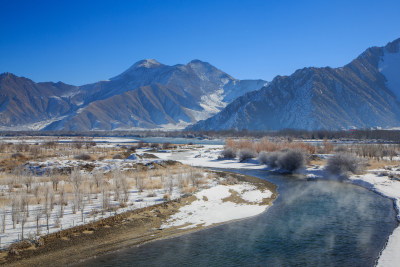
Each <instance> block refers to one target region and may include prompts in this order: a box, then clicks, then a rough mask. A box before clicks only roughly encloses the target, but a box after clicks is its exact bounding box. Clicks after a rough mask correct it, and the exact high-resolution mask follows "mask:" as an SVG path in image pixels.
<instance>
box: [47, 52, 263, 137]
mask: <svg viewBox="0 0 400 267" xmlns="http://www.w3.org/2000/svg"><path fill="white" fill-rule="evenodd" d="M265 84H266V82H265V81H262V80H243V81H241V80H236V79H234V78H232V77H231V76H229V75H228V74H226V73H224V72H222V71H221V70H219V69H217V68H215V67H214V66H212V65H210V64H209V63H206V62H202V61H199V60H193V61H191V62H189V63H188V64H187V65H181V64H179V65H174V66H167V65H164V64H161V63H159V62H157V61H155V60H154V59H150V60H142V61H139V62H137V63H135V64H134V65H133V66H132V67H130V68H129V69H128V70H126V71H125V72H124V73H122V74H121V75H118V76H116V77H114V78H112V79H110V80H108V81H102V82H98V83H95V84H89V85H85V86H82V87H81V88H80V92H79V93H77V94H75V95H74V96H73V99H74V101H75V102H79V101H80V102H81V106H80V108H79V110H77V111H75V112H73V113H71V114H70V115H69V116H67V117H65V118H62V119H61V120H59V121H57V122H54V123H52V124H51V125H49V126H48V127H46V128H45V129H46V130H113V129H131V128H158V127H172V128H174V127H175V128H176V127H180V128H183V127H184V126H187V125H188V124H191V123H194V122H196V121H198V120H200V119H206V118H208V117H210V116H212V115H214V114H216V113H218V112H219V111H220V110H221V109H222V108H224V107H225V106H226V105H227V104H228V103H230V102H231V101H232V100H233V99H234V98H236V96H240V95H243V94H245V93H247V92H249V91H253V90H257V89H260V88H261V87H263V86H264V85H265Z"/></svg>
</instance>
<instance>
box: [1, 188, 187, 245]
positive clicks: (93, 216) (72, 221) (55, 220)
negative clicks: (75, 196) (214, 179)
mask: <svg viewBox="0 0 400 267" xmlns="http://www.w3.org/2000/svg"><path fill="white" fill-rule="evenodd" d="M6 190H8V189H7V188H2V189H1V190H0V191H1V192H2V193H4V192H6ZM164 194H165V190H163V189H155V190H151V194H150V190H144V192H141V193H140V192H139V191H138V190H136V189H131V190H129V200H128V201H127V207H124V208H118V209H116V210H114V211H106V212H105V213H104V214H102V213H101V209H102V195H101V194H92V195H90V196H86V198H85V202H86V204H85V206H84V210H83V213H82V212H81V211H78V212H76V213H75V214H74V213H73V210H72V205H67V206H65V207H64V213H63V216H62V217H61V216H60V214H61V213H60V206H59V205H55V206H54V210H53V211H52V212H51V216H50V219H49V231H47V225H46V216H45V214H43V205H30V206H29V213H30V216H29V217H28V221H27V222H26V224H25V226H24V238H27V237H28V238H34V237H35V235H36V233H37V229H36V214H37V213H38V212H39V213H40V214H41V216H40V218H41V219H40V223H39V225H40V233H41V234H47V233H54V232H58V231H60V230H63V229H67V228H71V227H73V226H77V225H82V224H85V223H89V222H92V221H95V220H98V219H100V218H106V217H110V216H113V215H115V214H120V213H123V212H125V211H129V210H134V209H140V208H144V207H148V206H151V205H155V204H159V203H162V202H164V201H165V199H163V195H164ZM180 195H181V194H180V192H179V190H178V189H177V188H174V191H173V192H172V194H171V195H170V197H171V199H176V198H178V197H180ZM110 206H112V207H118V206H119V202H118V201H113V197H111V198H110ZM4 212H5V214H6V220H5V222H6V226H5V233H0V241H1V248H5V247H8V246H9V245H10V244H12V243H14V242H17V241H18V240H20V239H21V234H22V227H21V223H19V224H16V227H15V229H14V228H13V223H12V220H11V210H10V208H7V209H5V210H4V209H2V210H1V214H4Z"/></svg>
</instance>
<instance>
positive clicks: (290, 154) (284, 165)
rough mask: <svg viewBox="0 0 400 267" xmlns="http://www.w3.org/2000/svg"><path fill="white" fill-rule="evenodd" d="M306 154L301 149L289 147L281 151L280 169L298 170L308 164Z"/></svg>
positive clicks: (279, 158)
mask: <svg viewBox="0 0 400 267" xmlns="http://www.w3.org/2000/svg"><path fill="white" fill-rule="evenodd" d="M306 158H307V157H306V154H305V153H304V151H303V150H300V149H294V150H292V149H289V150H287V151H285V152H281V155H279V157H278V166H279V168H280V169H283V170H286V171H289V172H293V171H295V170H298V169H300V168H302V167H304V165H305V164H306Z"/></svg>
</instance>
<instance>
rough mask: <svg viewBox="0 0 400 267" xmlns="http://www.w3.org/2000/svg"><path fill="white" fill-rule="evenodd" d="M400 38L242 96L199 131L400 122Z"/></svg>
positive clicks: (198, 126) (393, 124) (196, 127)
mask: <svg viewBox="0 0 400 267" xmlns="http://www.w3.org/2000/svg"><path fill="white" fill-rule="evenodd" d="M399 44H400V39H397V40H395V41H394V42H391V43H389V44H387V45H386V46H385V47H372V48H369V49H367V50H366V51H365V52H364V53H362V54H361V55H360V56H359V57H357V58H356V59H355V60H353V61H352V62H351V63H350V64H348V65H346V66H344V67H342V68H329V67H326V68H304V69H301V70H297V71H296V72H295V73H293V74H292V75H290V76H277V77H276V78H274V79H273V81H272V82H271V83H269V84H268V85H267V86H265V87H263V88H262V89H260V90H258V91H254V92H250V93H248V94H246V95H244V96H241V97H239V98H237V99H236V100H234V101H233V102H232V103H231V104H229V105H228V106H227V107H226V108H225V109H223V110H222V111H221V112H220V113H218V114H216V115H215V116H213V117H210V118H209V119H206V120H203V121H200V122H198V123H197V124H195V125H193V126H191V127H189V128H190V129H194V130H222V129H249V130H279V129H284V128H294V129H309V130H311V129H329V130H339V129H349V128H368V127H377V126H380V127H396V126H397V127H398V126H400V102H399V100H400V49H399Z"/></svg>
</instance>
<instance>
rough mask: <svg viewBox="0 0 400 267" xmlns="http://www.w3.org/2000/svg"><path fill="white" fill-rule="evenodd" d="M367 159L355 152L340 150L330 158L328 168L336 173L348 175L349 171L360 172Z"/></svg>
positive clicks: (332, 172) (330, 171)
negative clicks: (361, 157) (359, 156)
mask: <svg viewBox="0 0 400 267" xmlns="http://www.w3.org/2000/svg"><path fill="white" fill-rule="evenodd" d="M364 167H365V161H364V160H362V159H360V158H358V157H357V156H356V155H354V154H350V153H344V152H339V153H336V154H335V155H333V156H332V157H330V158H329V159H328V163H327V165H326V170H327V171H328V172H329V173H331V174H335V175H344V176H347V175H348V174H349V173H354V174H356V173H360V172H361V171H362V170H363V169H364Z"/></svg>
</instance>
